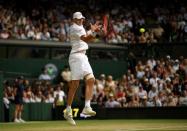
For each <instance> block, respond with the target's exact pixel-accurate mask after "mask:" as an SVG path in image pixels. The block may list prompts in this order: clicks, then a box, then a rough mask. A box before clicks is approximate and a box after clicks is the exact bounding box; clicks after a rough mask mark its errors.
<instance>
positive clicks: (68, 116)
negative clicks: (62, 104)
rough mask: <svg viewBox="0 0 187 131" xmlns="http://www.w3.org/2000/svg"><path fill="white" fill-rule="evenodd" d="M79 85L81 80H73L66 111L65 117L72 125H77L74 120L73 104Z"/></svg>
mask: <svg viewBox="0 0 187 131" xmlns="http://www.w3.org/2000/svg"><path fill="white" fill-rule="evenodd" d="M78 87H79V80H72V81H71V83H70V87H69V91H68V99H67V107H66V111H65V112H64V118H65V119H66V120H67V121H68V122H69V123H70V124H72V125H76V123H75V121H74V120H73V115H72V109H71V105H72V102H73V99H74V96H75V93H76V91H77V88H78Z"/></svg>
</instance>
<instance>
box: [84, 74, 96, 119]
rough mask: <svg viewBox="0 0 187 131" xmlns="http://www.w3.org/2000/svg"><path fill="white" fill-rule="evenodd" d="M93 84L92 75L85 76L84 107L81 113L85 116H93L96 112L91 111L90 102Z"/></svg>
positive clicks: (93, 78)
mask: <svg viewBox="0 0 187 131" xmlns="http://www.w3.org/2000/svg"><path fill="white" fill-rule="evenodd" d="M94 83H95V77H94V75H93V74H92V73H90V74H88V75H86V76H85V84H86V89H85V90H86V91H85V107H84V109H83V111H82V113H83V114H85V115H91V116H95V115H96V112H95V111H93V110H92V108H91V105H90V102H91V99H92V95H93V87H94Z"/></svg>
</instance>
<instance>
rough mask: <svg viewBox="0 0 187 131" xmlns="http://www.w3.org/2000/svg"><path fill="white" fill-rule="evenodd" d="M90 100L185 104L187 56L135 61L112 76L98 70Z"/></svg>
mask: <svg viewBox="0 0 187 131" xmlns="http://www.w3.org/2000/svg"><path fill="white" fill-rule="evenodd" d="M92 101H93V102H96V103H97V104H98V105H100V106H102V107H106V108H113V107H163V106H187V59H184V58H183V57H180V59H176V60H173V59H171V58H170V56H167V58H166V59H157V60H156V59H154V58H151V59H148V60H147V61H144V62H143V61H138V62H137V64H136V65H135V67H134V68H129V69H128V71H127V73H126V74H124V75H123V76H122V78H121V79H116V80H113V77H112V76H111V75H108V76H105V74H102V75H101V76H100V78H99V79H97V80H96V83H95V88H94V96H93V100H92Z"/></svg>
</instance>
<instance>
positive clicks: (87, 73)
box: [64, 12, 101, 125]
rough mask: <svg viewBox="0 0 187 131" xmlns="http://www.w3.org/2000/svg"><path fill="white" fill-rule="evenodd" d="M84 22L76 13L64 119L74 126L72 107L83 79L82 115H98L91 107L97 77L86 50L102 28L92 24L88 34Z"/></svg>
mask: <svg viewBox="0 0 187 131" xmlns="http://www.w3.org/2000/svg"><path fill="white" fill-rule="evenodd" d="M84 21H85V17H84V16H83V15H82V13H81V12H75V13H74V14H73V24H72V25H71V27H70V43H71V46H72V49H71V53H70V55H69V65H70V69H71V84H70V87H69V92H68V99H67V107H66V111H65V112H64V118H65V119H66V120H67V121H68V122H69V123H70V124H72V125H76V123H75V121H74V120H73V116H72V109H71V105H72V102H73V99H74V95H75V93H76V90H77V88H78V87H79V81H80V80H81V79H84V80H85V84H86V91H85V107H84V109H83V111H82V114H84V115H90V116H95V115H96V112H95V111H93V110H92V108H91V106H90V101H91V99H92V93H93V86H94V82H95V77H94V75H93V71H92V68H91V66H90V63H89V61H88V57H87V56H86V50H87V49H88V44H87V42H89V41H91V40H93V39H94V38H95V35H96V32H97V31H99V30H100V28H101V26H100V25H99V24H98V23H97V22H96V23H95V24H90V30H88V31H87V32H86V30H85V29H84V27H83V22H84Z"/></svg>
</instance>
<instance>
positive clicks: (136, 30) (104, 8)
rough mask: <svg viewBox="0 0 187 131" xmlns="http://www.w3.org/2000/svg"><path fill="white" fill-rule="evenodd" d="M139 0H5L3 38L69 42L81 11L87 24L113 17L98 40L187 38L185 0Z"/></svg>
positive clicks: (0, 17)
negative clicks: (77, 12) (72, 25)
mask: <svg viewBox="0 0 187 131" xmlns="http://www.w3.org/2000/svg"><path fill="white" fill-rule="evenodd" d="M7 2H8V1H7ZM22 2H23V1H22ZM135 2H136V4H135V5H134V2H133V3H132V2H129V1H124V2H122V1H119V0H118V2H116V1H111V0H110V1H108V0H106V1H105V0H102V1H97V0H88V1H82V0H77V1H74V0H71V1H68V0H63V1H61V2H60V1H50V0H48V1H35V2H33V3H32V2H30V5H28V4H27V5H24V7H22V6H20V5H19V6H18V5H17V2H16V1H13V2H12V1H11V3H10V1H9V3H8V4H6V1H4V3H3V2H2V4H1V5H0V39H22V40H23V39H29V40H49V41H50V40H51V41H61V42H69V37H68V36H69V27H70V25H71V23H72V19H71V17H72V14H73V12H74V11H77V10H78V11H82V12H83V14H84V15H85V17H86V23H89V22H94V20H96V21H100V23H101V24H102V23H103V18H104V17H105V16H106V17H107V18H108V19H109V21H108V32H107V35H106V36H105V35H101V36H98V37H97V38H98V39H96V40H95V42H106V43H158V42H186V41H187V6H186V5H187V3H186V2H185V1H176V0H170V1H167V2H164V1H163V2H162V1H153V2H152V1H151V2H145V1H136V0H135ZM24 3H26V2H24ZM31 3H32V4H31ZM34 3H35V4H34ZM19 4H20V3H19ZM70 5H71V6H70Z"/></svg>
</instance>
